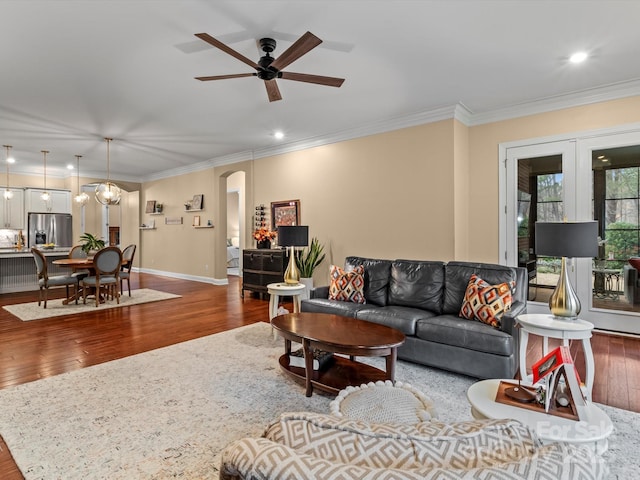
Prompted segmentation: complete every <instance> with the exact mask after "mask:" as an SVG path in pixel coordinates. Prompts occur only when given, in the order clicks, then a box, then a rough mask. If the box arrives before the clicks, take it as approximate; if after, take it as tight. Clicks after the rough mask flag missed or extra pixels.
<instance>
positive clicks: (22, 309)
mask: <svg viewBox="0 0 640 480" xmlns="http://www.w3.org/2000/svg"><path fill="white" fill-rule="evenodd" d="M171 298H180V295H174V294H173V293H166V292H160V291H158V290H152V289H150V288H141V289H139V290H131V296H129V293H128V292H127V293H125V294H124V295H122V296H121V297H120V303H119V304H118V303H116V301H115V300H109V301H108V302H106V303H101V304H100V306H99V307H96V304H95V301H92V302H90V301H89V298H87V304H86V305H84V304H83V303H82V300H80V301H79V302H78V305H76V304H75V302H74V303H71V304H69V305H63V304H62V299H57V300H49V301H48V302H47V308H43V307H42V305H40V306H38V302H31V303H18V304H16V305H5V306H4V307H2V308H4V309H5V310H7V311H8V312H9V313H11V314H12V315H15V316H16V317H18V318H19V319H20V320H22V321H23V322H27V321H30V320H41V319H43V318H50V317H59V316H60V315H73V314H74V313H85V312H95V311H96V309H97V308H98V309H105V308H117V307H128V306H130V305H137V304H139V303H149V302H157V301H159V300H169V299H171Z"/></svg>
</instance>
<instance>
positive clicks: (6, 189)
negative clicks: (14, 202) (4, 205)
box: [3, 145, 15, 200]
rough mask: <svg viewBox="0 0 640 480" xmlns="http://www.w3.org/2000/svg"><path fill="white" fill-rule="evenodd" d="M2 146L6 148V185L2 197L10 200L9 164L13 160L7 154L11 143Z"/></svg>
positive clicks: (11, 196) (11, 193) (11, 195)
mask: <svg viewBox="0 0 640 480" xmlns="http://www.w3.org/2000/svg"><path fill="white" fill-rule="evenodd" d="M3 147H4V148H6V149H7V159H6V160H7V187H6V188H5V190H4V198H5V200H11V199H12V198H13V192H12V191H11V190H10V189H9V164H10V163H13V162H14V161H15V160H14V159H13V158H11V157H10V156H9V150H11V145H3Z"/></svg>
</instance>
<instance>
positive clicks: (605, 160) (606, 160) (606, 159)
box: [600, 158, 609, 162]
mask: <svg viewBox="0 0 640 480" xmlns="http://www.w3.org/2000/svg"><path fill="white" fill-rule="evenodd" d="M600 160H602V161H603V162H608V161H609V159H608V158H601V159H600Z"/></svg>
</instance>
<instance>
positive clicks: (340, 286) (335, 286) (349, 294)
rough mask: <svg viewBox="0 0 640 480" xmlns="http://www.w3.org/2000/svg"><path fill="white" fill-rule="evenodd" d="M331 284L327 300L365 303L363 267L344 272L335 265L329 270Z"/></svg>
mask: <svg viewBox="0 0 640 480" xmlns="http://www.w3.org/2000/svg"><path fill="white" fill-rule="evenodd" d="M329 277H330V280H331V283H330V285H329V299H330V300H340V301H342V302H353V303H365V301H364V266H362V265H360V266H358V267H356V268H354V269H353V270H351V271H349V272H346V271H344V270H343V269H342V268H340V267H338V266H337V265H331V268H330V269H329Z"/></svg>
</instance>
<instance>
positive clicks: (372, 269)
mask: <svg viewBox="0 0 640 480" xmlns="http://www.w3.org/2000/svg"><path fill="white" fill-rule="evenodd" d="M359 265H362V266H363V267H364V298H365V299H366V301H367V303H372V304H374V305H386V304H387V290H388V288H389V275H390V271H391V260H378V259H375V258H363V257H347V258H346V259H345V261H344V269H345V270H347V271H350V270H353V269H354V268H355V267H357V266H359Z"/></svg>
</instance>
